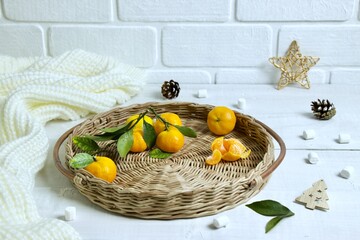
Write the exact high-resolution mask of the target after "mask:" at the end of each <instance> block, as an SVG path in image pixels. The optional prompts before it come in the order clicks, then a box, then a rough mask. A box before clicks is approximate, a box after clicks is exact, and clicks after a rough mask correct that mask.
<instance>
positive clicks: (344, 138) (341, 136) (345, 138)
mask: <svg viewBox="0 0 360 240" xmlns="http://www.w3.org/2000/svg"><path fill="white" fill-rule="evenodd" d="M350 139H351V136H350V134H345V133H341V134H339V143H349V142H350Z"/></svg>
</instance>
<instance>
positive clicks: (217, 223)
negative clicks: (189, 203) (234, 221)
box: [213, 216, 230, 228]
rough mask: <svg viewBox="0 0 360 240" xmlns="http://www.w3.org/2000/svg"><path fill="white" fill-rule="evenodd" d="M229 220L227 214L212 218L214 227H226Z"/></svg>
mask: <svg viewBox="0 0 360 240" xmlns="http://www.w3.org/2000/svg"><path fill="white" fill-rule="evenodd" d="M229 222H230V219H229V218H228V217H227V216H221V217H218V218H215V219H214V220H213V225H214V227H216V228H222V227H226V225H228V223H229Z"/></svg>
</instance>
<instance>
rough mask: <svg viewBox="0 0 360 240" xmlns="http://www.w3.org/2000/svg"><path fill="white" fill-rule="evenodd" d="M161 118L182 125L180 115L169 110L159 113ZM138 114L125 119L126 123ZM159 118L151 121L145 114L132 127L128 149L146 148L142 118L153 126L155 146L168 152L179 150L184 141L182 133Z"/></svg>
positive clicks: (135, 150) (134, 150) (139, 149)
mask: <svg viewBox="0 0 360 240" xmlns="http://www.w3.org/2000/svg"><path fill="white" fill-rule="evenodd" d="M159 116H160V118H161V119H163V120H165V121H166V122H168V123H170V124H173V125H178V126H182V121H181V119H180V117H179V116H178V115H177V114H175V113H171V112H166V113H162V114H160V115H159ZM138 117H139V115H138V114H136V115H133V116H131V117H129V118H128V119H127V120H126V123H129V122H131V121H133V122H134V123H135V122H136V120H137V119H138ZM161 119H159V118H157V119H156V120H155V122H153V120H152V119H151V118H150V117H148V116H145V117H144V118H143V119H141V120H140V121H139V122H138V123H136V125H135V126H134V127H133V140H134V141H133V145H132V147H131V149H130V151H131V152H135V153H138V152H143V151H145V150H146V149H147V145H146V142H145V140H144V133H143V124H144V120H145V121H146V122H147V123H149V124H151V125H153V126H154V130H155V133H156V146H157V147H158V148H159V149H160V150H162V151H164V152H168V153H174V152H177V151H179V150H180V149H181V148H182V147H183V146H184V143H185V137H184V135H183V134H182V133H181V132H180V131H179V130H178V129H177V128H176V127H174V126H171V125H170V124H168V125H167V126H165V123H164V122H163V121H162V120H161Z"/></svg>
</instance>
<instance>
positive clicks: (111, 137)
mask: <svg viewBox="0 0 360 240" xmlns="http://www.w3.org/2000/svg"><path fill="white" fill-rule="evenodd" d="M86 137H87V138H89V139H91V140H94V141H97V142H101V141H109V140H115V139H116V138H117V135H115V134H111V133H105V134H99V135H94V136H91V135H86Z"/></svg>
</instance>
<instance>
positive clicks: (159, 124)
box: [154, 112, 182, 135]
mask: <svg viewBox="0 0 360 240" xmlns="http://www.w3.org/2000/svg"><path fill="white" fill-rule="evenodd" d="M160 117H161V118H162V119H164V120H165V121H167V122H168V123H170V124H173V125H178V126H182V121H181V119H180V117H179V115H177V114H176V113H171V112H166V113H162V114H160ZM154 128H155V133H156V135H158V134H159V133H161V132H162V131H164V130H166V127H165V123H164V122H163V121H162V120H161V119H159V118H157V119H156V120H155V123H154Z"/></svg>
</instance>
